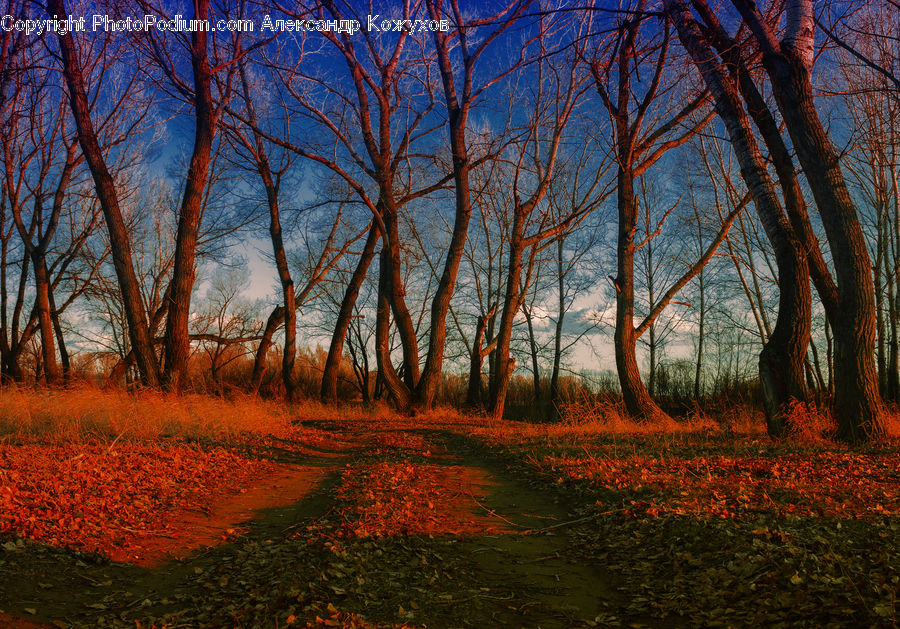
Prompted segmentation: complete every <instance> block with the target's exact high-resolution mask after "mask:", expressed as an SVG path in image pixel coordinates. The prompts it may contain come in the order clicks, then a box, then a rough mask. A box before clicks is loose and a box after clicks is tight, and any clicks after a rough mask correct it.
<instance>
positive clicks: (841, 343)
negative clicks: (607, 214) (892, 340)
mask: <svg viewBox="0 0 900 629" xmlns="http://www.w3.org/2000/svg"><path fill="white" fill-rule="evenodd" d="M732 4H734V6H735V8H737V10H738V11H739V13H740V14H741V17H742V18H743V19H744V20H745V22H746V23H747V26H748V28H749V29H750V32H751V33H752V35H753V40H754V41H755V43H756V44H757V45H758V46H759V47H760V49H761V50H762V63H763V66H764V68H765V69H766V73H767V74H768V76H769V79H770V81H771V86H772V92H773V94H774V96H775V99H776V102H777V103H778V109H779V111H780V112H781V115H782V117H783V119H784V122H785V127H786V128H787V131H788V133H789V134H790V137H791V140H792V142H793V145H794V148H795V150H796V151H797V158H798V160H799V162H800V164H801V166H802V167H803V172H804V174H805V176H806V180H807V182H808V183H809V187H810V189H811V191H812V194H813V197H814V198H815V200H816V207H817V208H818V211H819V215H820V216H821V218H822V224H823V226H824V227H825V233H826V235H827V237H828V244H829V247H830V249H831V257H832V259H833V261H834V265H835V272H836V281H837V297H838V299H837V305H838V308H837V316H836V317H835V320H834V342H835V365H836V366H837V371H836V373H835V391H834V414H835V417H836V418H837V420H838V423H839V427H838V434H837V436H838V438H839V439H842V440H844V441H848V442H858V441H864V440H867V439H872V438H877V437H879V436H881V435H883V434H884V424H883V418H882V406H881V399H880V397H879V395H878V377H877V372H876V369H875V360H874V348H875V328H876V317H875V290H874V285H873V279H872V267H871V260H870V258H869V254H868V251H867V249H866V243H865V238H864V236H863V232H862V228H861V227H860V223H859V217H858V215H857V211H856V207H855V206H854V204H853V201H852V199H851V198H850V193H849V191H848V189H847V184H846V181H845V180H844V175H843V172H842V170H841V165H840V159H839V153H838V151H837V149H836V148H835V147H834V145H833V144H832V143H831V141H830V139H829V136H828V132H827V131H826V129H825V127H824V125H823V124H822V121H821V119H820V118H819V113H818V111H817V109H816V103H815V100H814V97H813V89H812V83H811V72H812V66H813V58H814V55H813V52H814V51H813V48H814V36H815V30H816V27H815V20H814V16H813V2H812V0H787V2H786V3H785V8H784V17H785V27H784V34H783V36H782V38H781V39H779V38H778V37H777V35H776V33H775V29H774V28H773V26H772V25H771V23H770V22H769V21H767V20H766V18H765V17H764V16H763V15H762V13H761V12H760V10H759V8H758V7H757V6H756V5H755V4H754V3H753V2H749V1H748V0H732Z"/></svg>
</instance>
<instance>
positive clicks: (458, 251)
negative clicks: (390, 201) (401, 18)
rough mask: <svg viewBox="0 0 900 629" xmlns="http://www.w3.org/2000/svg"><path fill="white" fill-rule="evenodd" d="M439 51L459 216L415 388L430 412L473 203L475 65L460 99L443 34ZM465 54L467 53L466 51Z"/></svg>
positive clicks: (432, 9)
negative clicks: (470, 138)
mask: <svg viewBox="0 0 900 629" xmlns="http://www.w3.org/2000/svg"><path fill="white" fill-rule="evenodd" d="M429 10H430V12H431V14H432V16H433V17H435V18H437V16H438V15H439V7H438V8H436V7H435V6H434V5H433V3H429ZM433 36H434V41H435V48H436V50H437V57H438V67H439V68H440V71H441V78H442V80H443V81H442V82H443V86H444V99H445V102H446V105H447V121H448V125H449V128H450V129H449V130H450V154H451V156H452V158H453V183H454V188H455V191H456V212H455V216H454V220H453V234H452V236H451V238H450V245H449V247H448V248H447V257H446V259H445V260H444V270H443V273H441V279H440V281H439V282H438V287H437V290H436V291H435V293H434V299H433V300H432V302H431V329H430V332H429V335H428V354H427V355H426V357H425V367H424V368H423V369H422V376H421V378H420V379H419V382H418V384H417V386H416V391H415V395H414V397H415V403H416V404H417V405H418V406H420V407H422V408H430V407H431V406H432V405H433V403H434V396H435V393H436V391H437V386H438V384H439V383H440V379H441V372H442V371H443V363H444V347H445V345H446V341H447V311H448V310H449V309H450V299H451V298H452V297H453V290H454V288H455V287H456V277H457V274H458V273H459V264H460V261H461V260H462V256H463V253H464V250H465V246H466V238H467V236H468V231H469V219H470V218H471V216H472V200H471V196H470V192H469V154H468V147H467V146H466V124H467V122H468V113H469V101H468V96H469V94H468V92H469V91H470V90H471V74H472V65H471V63H470V62H469V61H470V60H469V59H468V58H465V61H466V63H465V64H464V65H465V69H464V71H465V80H464V81H463V83H464V85H463V93H462V94H461V99H460V98H459V97H458V96H457V93H456V87H455V85H454V78H453V66H452V64H451V61H450V50H449V45H448V40H449V39H450V36H449V35H448V34H447V33H443V32H440V31H434V32H433ZM463 54H464V55H467V54H468V52H467V50H466V49H465V48H464V49H463Z"/></svg>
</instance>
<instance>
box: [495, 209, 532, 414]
mask: <svg viewBox="0 0 900 629" xmlns="http://www.w3.org/2000/svg"><path fill="white" fill-rule="evenodd" d="M524 223H525V212H524V211H522V209H521V208H516V210H515V214H514V217H513V226H512V234H511V235H510V242H509V263H508V266H507V272H506V296H505V298H504V302H503V311H502V313H501V315H500V328H499V330H498V331H497V348H496V349H495V350H494V380H493V382H491V389H490V399H489V402H488V413H489V414H490V415H491V417H494V418H496V419H502V417H503V410H504V408H505V406H506V392H507V390H508V389H509V379H510V377H511V376H512V371H513V369H515V360H513V358H512V356H510V353H509V350H510V343H511V341H512V329H513V323H514V320H515V316H516V312H518V310H519V305H520V303H521V296H520V294H519V293H520V287H521V284H522V254H523V253H524V250H525V238H524V230H525V225H524Z"/></svg>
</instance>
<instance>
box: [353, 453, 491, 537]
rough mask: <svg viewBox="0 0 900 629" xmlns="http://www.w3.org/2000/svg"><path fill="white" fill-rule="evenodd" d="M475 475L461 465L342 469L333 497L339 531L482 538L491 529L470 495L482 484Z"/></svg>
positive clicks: (359, 534)
mask: <svg viewBox="0 0 900 629" xmlns="http://www.w3.org/2000/svg"><path fill="white" fill-rule="evenodd" d="M483 483H484V479H482V478H479V477H478V470H474V469H472V468H466V467H462V466H450V467H444V466H437V465H420V464H415V463H410V462H409V461H403V462H400V463H387V462H385V463H376V464H373V465H368V466H363V465H353V466H348V467H347V468H346V469H345V470H344V473H343V484H342V485H341V487H340V488H339V490H338V496H339V497H340V498H341V499H342V500H343V501H345V502H347V503H348V504H349V506H348V507H347V508H345V509H344V512H343V516H344V522H343V525H342V532H343V534H345V535H348V536H354V537H365V536H370V535H483V534H485V533H487V532H490V531H496V530H497V527H496V526H494V525H493V524H492V523H491V522H490V521H488V520H486V519H485V518H484V517H483V516H481V515H480V514H477V513H475V511H474V510H475V509H476V508H477V505H476V504H475V503H474V500H473V498H472V497H471V496H470V494H471V491H472V490H471V488H472V486H473V485H477V484H483Z"/></svg>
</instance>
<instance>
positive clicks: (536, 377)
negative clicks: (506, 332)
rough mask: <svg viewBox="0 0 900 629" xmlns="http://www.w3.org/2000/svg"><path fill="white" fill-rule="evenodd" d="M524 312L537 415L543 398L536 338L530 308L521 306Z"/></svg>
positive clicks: (541, 407)
mask: <svg viewBox="0 0 900 629" xmlns="http://www.w3.org/2000/svg"><path fill="white" fill-rule="evenodd" d="M522 312H523V313H524V314H525V323H526V325H527V326H528V347H529V350H530V354H531V379H532V383H533V387H534V406H535V408H536V409H537V412H538V416H540V415H541V412H542V411H543V410H544V409H543V403H544V400H543V398H542V396H541V368H540V365H539V364H538V346H537V339H536V338H535V336H534V322H533V321H532V320H531V309H530V308H526V307H524V306H523V307H522Z"/></svg>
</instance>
